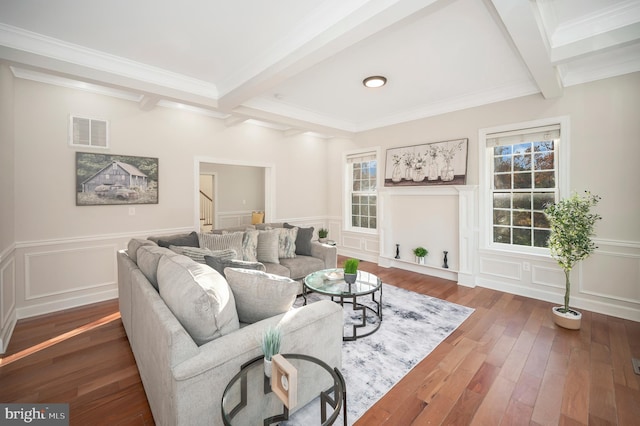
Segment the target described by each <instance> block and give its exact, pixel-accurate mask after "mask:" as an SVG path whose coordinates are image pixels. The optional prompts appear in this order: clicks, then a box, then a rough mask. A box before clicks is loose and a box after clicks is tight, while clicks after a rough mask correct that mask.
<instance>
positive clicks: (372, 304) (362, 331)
mask: <svg viewBox="0 0 640 426" xmlns="http://www.w3.org/2000/svg"><path fill="white" fill-rule="evenodd" d="M309 292H316V293H319V294H324V295H326V296H331V300H333V301H334V302H338V303H340V305H342V306H344V303H345V300H346V301H347V303H348V304H349V305H351V306H352V308H353V311H354V312H360V320H361V321H360V322H355V323H354V324H353V333H352V335H350V336H346V335H344V334H343V336H342V340H345V341H349V340H356V339H359V338H361V337H365V336H369V335H370V334H373V333H375V332H376V331H378V329H379V328H380V325H381V324H382V281H381V280H380V278H378V277H377V276H375V275H374V274H372V273H370V272H365V271H358V277H357V278H356V281H355V282H354V283H353V284H349V283H347V282H346V281H345V280H344V271H343V270H342V269H341V268H336V269H323V270H321V271H316V272H313V273H311V274H309V275H307V276H306V277H305V278H304V286H303V291H302V296H303V297H304V304H305V305H306V304H307V296H308V294H309ZM376 294H378V298H377V299H376ZM367 295H371V300H370V301H369V302H368V303H367V304H365V303H361V302H362V297H363V296H367ZM359 297H360V298H361V299H360V302H359V301H358V298H359ZM367 313H370V314H372V315H373V317H372V319H374V320H375V322H374V323H373V324H372V323H371V322H369V323H368V322H367Z"/></svg>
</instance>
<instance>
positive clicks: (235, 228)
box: [211, 225, 256, 234]
mask: <svg viewBox="0 0 640 426" xmlns="http://www.w3.org/2000/svg"><path fill="white" fill-rule="evenodd" d="M247 229H254V230H255V229H256V227H255V226H253V225H240V226H230V227H228V228H218V229H214V230H213V231H211V233H212V234H229V233H231V232H244V231H246V230H247Z"/></svg>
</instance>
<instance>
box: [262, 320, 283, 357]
mask: <svg viewBox="0 0 640 426" xmlns="http://www.w3.org/2000/svg"><path fill="white" fill-rule="evenodd" d="M281 342H282V330H280V328H278V327H269V328H267V329H266V330H265V331H264V333H262V353H264V358H265V359H266V360H267V361H270V360H271V357H273V356H274V355H275V354H277V353H279V352H280V343H281Z"/></svg>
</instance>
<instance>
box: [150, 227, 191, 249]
mask: <svg viewBox="0 0 640 426" xmlns="http://www.w3.org/2000/svg"><path fill="white" fill-rule="evenodd" d="M158 245H159V246H160V247H166V248H169V246H188V247H201V245H200V241H199V240H198V233H197V232H195V231H194V232H192V233H190V234H189V235H180V236H175V237H160V238H159V239H158Z"/></svg>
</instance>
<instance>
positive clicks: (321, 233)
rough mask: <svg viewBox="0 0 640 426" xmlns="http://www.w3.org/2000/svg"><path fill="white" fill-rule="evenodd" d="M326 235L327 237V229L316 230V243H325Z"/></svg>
mask: <svg viewBox="0 0 640 426" xmlns="http://www.w3.org/2000/svg"><path fill="white" fill-rule="evenodd" d="M327 235H329V230H328V229H327V228H320V229H318V241H320V242H321V243H325V242H327Z"/></svg>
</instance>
